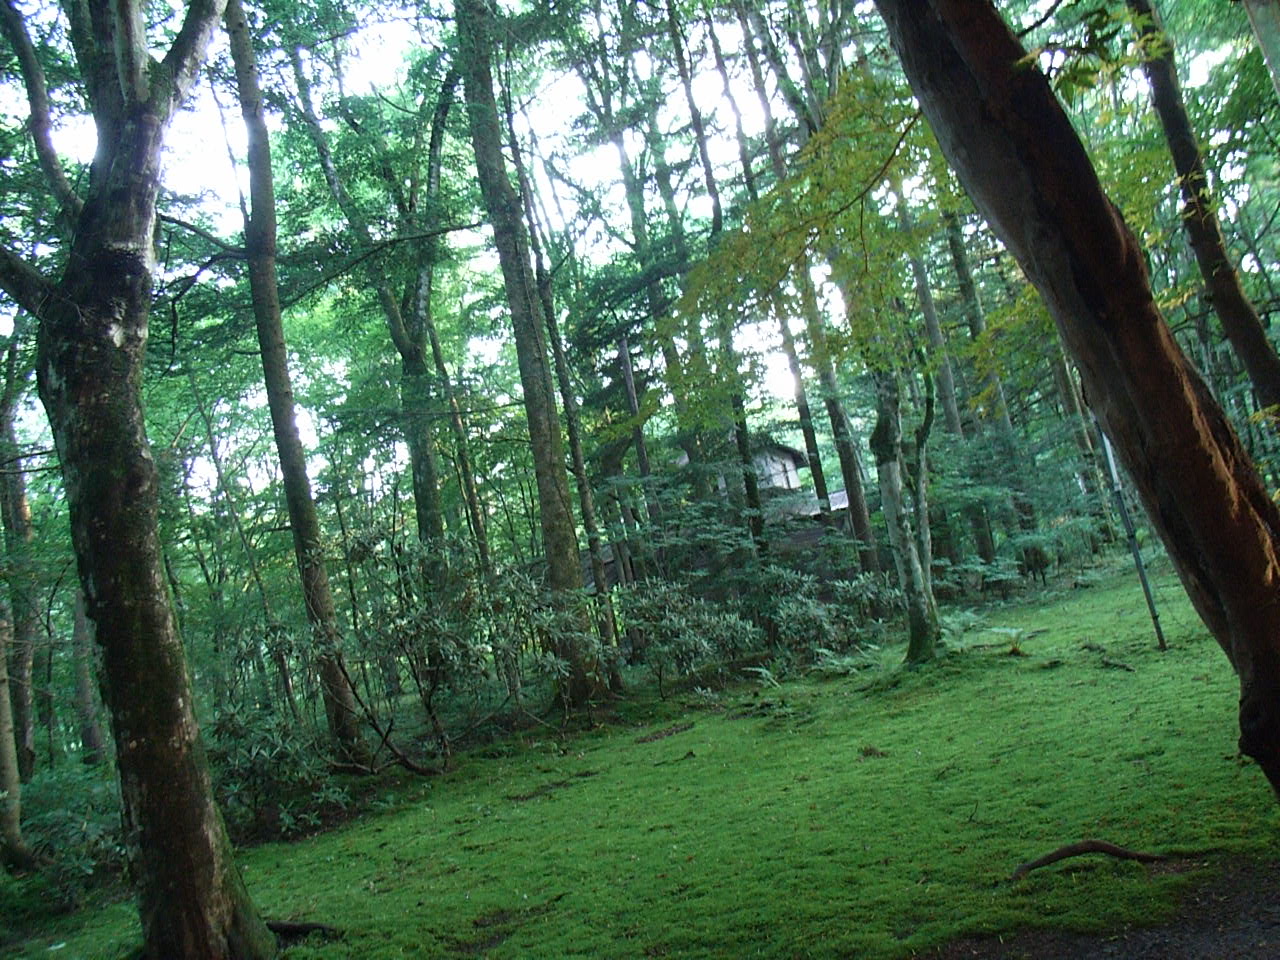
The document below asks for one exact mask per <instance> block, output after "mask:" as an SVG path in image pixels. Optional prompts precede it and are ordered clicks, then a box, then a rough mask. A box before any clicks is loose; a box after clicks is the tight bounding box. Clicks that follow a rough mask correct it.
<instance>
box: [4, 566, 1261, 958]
mask: <svg viewBox="0 0 1280 960" xmlns="http://www.w3.org/2000/svg"><path fill="white" fill-rule="evenodd" d="M1156 584H1157V588H1158V597H1159V599H1160V602H1161V604H1162V610H1161V613H1162V624H1163V626H1164V629H1165V633H1166V635H1167V636H1168V638H1169V642H1170V649H1169V650H1168V651H1167V652H1165V653H1160V652H1158V651H1157V650H1156V649H1155V642H1154V638H1153V636H1152V632H1151V625H1150V621H1149V619H1148V616H1147V611H1146V608H1145V606H1144V604H1143V599H1142V593H1141V591H1140V589H1139V588H1138V586H1137V584H1136V582H1135V581H1134V579H1133V577H1132V575H1131V573H1123V574H1118V573H1113V574H1110V575H1107V576H1105V577H1098V578H1096V579H1092V580H1089V581H1081V583H1080V584H1079V588H1077V589H1072V588H1071V587H1069V586H1066V585H1064V586H1063V587H1062V588H1061V589H1059V590H1057V591H1055V592H1050V593H1046V594H1040V595H1038V597H1037V598H1036V599H1035V600H1033V601H1030V602H1023V603H1018V604H1012V605H1007V606H1001V607H996V608H989V609H985V610H981V611H976V612H973V613H969V614H965V615H957V616H954V617H953V618H952V629H951V630H950V631H949V635H948V641H947V644H946V651H945V653H944V654H943V656H942V657H941V658H940V659H939V660H938V661H937V662H936V663H933V664H930V665H928V666H925V667H922V668H914V669H907V668H904V667H902V666H900V661H901V658H902V647H901V645H900V644H895V643H893V642H892V638H891V637H886V641H885V644H884V645H883V646H882V647H881V648H880V649H878V650H876V649H871V648H868V649H867V650H865V651H863V652H862V653H860V654H858V655H857V656H837V655H835V654H832V655H830V656H827V657H824V658H820V659H819V664H818V667H817V668H815V669H814V670H812V671H811V672H809V673H808V674H807V675H804V676H788V677H786V678H783V679H781V680H779V678H777V677H776V676H774V675H773V673H770V674H769V676H768V677H765V675H764V674H763V673H760V674H758V675H756V676H754V677H753V679H750V680H747V681H746V682H745V683H744V684H742V685H739V686H736V687H729V688H728V689H724V690H710V689H704V688H695V689H694V690H691V691H682V692H680V693H679V694H676V695H675V696H672V695H671V693H670V692H669V691H668V698H667V699H666V700H665V701H664V700H659V699H657V698H656V696H648V695H642V694H632V696H631V697H630V698H629V699H628V700H627V701H625V702H623V703H622V704H620V705H618V707H617V708H616V712H615V713H614V714H613V715H612V716H611V717H609V718H607V719H605V718H602V722H601V723H600V724H599V725H598V726H596V727H595V728H594V729H591V730H589V731H586V732H581V733H576V734H571V735H563V734H559V733H557V732H556V731H555V730H553V729H551V728H539V729H538V730H535V731H526V733H525V734H524V735H522V736H517V737H514V738H513V739H511V740H509V741H507V742H506V743H505V744H503V745H502V749H494V748H490V749H486V750H484V751H481V752H479V753H472V754H470V755H467V756H461V757H459V758H458V762H457V766H456V769H455V770H454V771H453V772H451V773H449V774H447V775H444V776H442V777H438V778H435V779H430V780H408V779H395V780H388V781H387V782H386V784H385V791H384V795H383V796H382V798H381V800H380V802H379V804H378V805H379V807H380V808H381V809H380V810H378V811H377V812H375V813H372V814H369V815H366V816H364V817H362V818H360V819H359V820H357V821H355V822H352V823H350V824H348V825H347V826H345V827H343V828H341V829H338V830H334V831H331V832H328V833H323V834H320V835H317V836H313V837H309V838H307V839H304V840H302V841H299V842H297V843H294V844H288V845H285V844H275V845H269V846H262V847H258V848H255V849H252V850H249V851H245V852H243V853H242V854H241V855H240V857H239V863H240V865H241V868H242V869H243V871H244V875H245V879H246V881H247V883H248V886H249V888H250V890H251V892H252V894H253V896H254V898H255V899H256V901H257V902H258V904H259V905H260V906H261V908H262V909H263V911H264V912H265V913H266V914H267V915H268V916H270V917H272V918H275V919H287V920H309V921H319V922H322V923H327V924H331V925H333V926H336V927H339V928H341V929H342V930H343V931H344V938H343V939H341V940H335V941H331V942H326V941H322V940H320V939H313V940H311V941H308V942H304V943H302V944H299V945H295V946H293V947H291V948H289V949H288V950H287V951H286V952H285V953H284V956H285V957H287V958H289V960H322V958H323V960H337V958H356V957H359V958H370V960H377V958H394V957H424V956H432V957H468V956H491V957H507V958H516V957H556V958H560V957H662V956H667V957H681V958H695V957H704V958H713V957H735V958H736V957H802V956H803V957H852V956H856V957H862V958H886V960H888V958H897V957H907V956H910V955H912V953H913V952H918V951H922V950H926V949H928V948H930V947H932V946H936V945H938V944H940V943H943V942H946V941H948V940H950V939H953V938H955V937H958V936H961V935H971V934H986V933H1006V932H1011V931H1013V930H1016V929H1020V928H1028V927H1052V928H1055V929H1063V930H1076V931H1100V930H1104V929H1108V928H1115V927H1117V926H1119V925H1123V924H1128V923H1142V922H1146V923H1151V922H1156V921H1158V920H1160V919H1162V918H1164V917H1167V916H1168V915H1169V914H1170V913H1171V912H1172V911H1173V910H1174V909H1175V908H1176V905H1177V902H1178V895H1179V893H1180V892H1181V891H1184V890H1185V889H1186V887H1187V885H1188V884H1189V883H1192V882H1194V881H1195V880H1196V879H1197V878H1202V877H1203V876H1204V875H1205V874H1207V873H1208V872H1209V871H1211V870H1212V865H1213V863H1214V862H1215V860H1216V858H1218V857H1220V856H1223V855H1246V856H1274V855H1275V854H1276V853H1277V852H1280V851H1278V849H1277V842H1276V840H1275V839H1274V838H1275V836H1276V834H1277V830H1276V827H1277V826H1280V816H1278V814H1277V810H1276V809H1275V802H1274V799H1273V798H1272V796H1271V792H1270V790H1269V789H1268V788H1267V785H1266V783H1265V781H1264V779H1263V777H1262V776H1261V774H1260V773H1259V771H1258V770H1257V769H1256V767H1254V766H1252V765H1250V764H1247V763H1243V762H1242V761H1241V760H1240V759H1239V757H1238V756H1237V752H1236V748H1235V738H1236V722H1235V704H1236V699H1237V689H1236V682H1235V678H1234V676H1233V675H1232V672H1231V670H1230V667H1229V666H1228V664H1227V661H1226V659H1225V658H1224V657H1223V655H1222V653H1221V651H1220V650H1219V649H1218V648H1217V646H1216V644H1214V643H1213V641H1212V640H1211V639H1209V637H1208V636H1207V634H1206V632H1205V631H1204V629H1203V627H1201V626H1200V624H1199V622H1198V620H1196V618H1195V616H1194V615H1193V614H1192V612H1191V610H1190V608H1189V606H1188V604H1187V602H1186V600H1185V598H1184V596H1183V594H1182V593H1181V591H1180V590H1179V589H1178V588H1177V585H1176V581H1175V579H1174V578H1173V576H1172V575H1171V574H1169V573H1168V572H1167V570H1166V571H1164V572H1161V573H1159V574H1158V575H1157V577H1156ZM1084 838H1099V839H1104V840H1109V841H1112V842H1114V843H1118V844H1121V845H1124V846H1127V847H1132V848H1135V849H1141V850H1155V851H1163V852H1168V853H1175V854H1184V855H1185V858H1184V859H1180V860H1177V861H1175V862H1176V864H1177V868H1176V869H1170V868H1168V867H1164V868H1153V867H1149V866H1144V865H1141V864H1135V863H1130V862H1122V861H1115V860H1110V859H1097V858H1090V859H1077V860H1069V861H1065V862H1063V863H1060V864H1056V865H1054V866H1052V867H1048V868H1045V869H1043V870H1038V871H1035V872H1033V873H1031V874H1030V875H1028V876H1027V877H1025V878H1024V879H1022V880H1020V881H1018V882H1016V883H1013V882H1010V880H1009V874H1010V873H1011V871H1012V870H1013V868H1014V867H1015V866H1017V865H1018V864H1019V863H1021V862H1023V861H1025V860H1029V859H1031V858H1032V857H1035V856H1038V855H1040V854H1042V853H1045V852H1047V851H1049V850H1051V849H1053V848H1055V847H1058V846H1059V845H1062V844H1064V843H1068V842H1071V841H1074V840H1080V839H1084ZM22 889H23V888H21V887H20V885H18V884H16V883H15V882H14V881H12V880H3V881H0V908H4V907H5V906H6V905H7V904H11V903H12V902H13V901H14V898H15V897H18V896H20V894H21V890H22ZM0 915H3V909H0ZM137 936H138V934H137V927H136V918H135V916H134V913H133V910H132V907H131V905H130V904H129V903H126V902H117V903H114V904H108V905H105V906H97V907H89V908H86V909H84V910H82V911H80V912H78V913H76V914H73V915H69V916H65V917H51V918H49V919H48V920H47V922H46V923H45V925H44V926H43V928H42V929H40V931H39V934H38V935H37V936H33V937H32V938H31V939H29V940H28V941H26V942H25V943H22V944H18V945H17V946H16V947H15V950H16V952H15V954H14V955H15V956H19V957H31V958H33V957H37V956H39V957H47V956H50V955H55V956H58V957H62V958H76V957H83V958H96V957H103V958H117V957H124V956H127V955H128V954H129V952H130V951H131V950H133V949H136V946H137ZM0 942H2V941H0ZM55 948H56V952H55V953H53V954H51V953H50V950H53V949H55Z"/></svg>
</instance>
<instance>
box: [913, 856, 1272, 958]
mask: <svg viewBox="0 0 1280 960" xmlns="http://www.w3.org/2000/svg"><path fill="white" fill-rule="evenodd" d="M923 956H925V957H927V958H929V960H973V958H982V960H987V958H990V960H1047V958H1053V960H1280V864H1277V863H1266V862H1259V861H1255V860H1238V861H1231V862H1228V863H1226V864H1225V865H1224V867H1223V870H1222V873H1221V874H1220V875H1219V876H1218V877H1217V878H1215V879H1213V880H1210V881H1208V882H1207V883H1205V884H1203V885H1202V886H1199V887H1196V888H1195V889H1193V890H1191V891H1190V892H1189V893H1188V894H1187V895H1186V897H1185V898H1184V899H1183V903H1182V907H1181V909H1180V911H1179V916H1178V917H1177V918H1176V919H1174V920H1172V921H1169V922H1168V923H1165V924H1162V925H1160V926H1158V927H1141V928H1128V929H1123V930H1119V931H1115V932H1112V933H1105V934H1095V935H1088V934H1076V933H1058V932H1055V931H1052V930H1030V931H1024V932H1023V933H1018V934H1014V935H1012V936H1007V937H1004V938H1003V940H1002V939H1001V938H998V937H982V938H976V937H975V938H967V939H964V940H956V941H953V942H952V943H949V944H947V945H946V946H945V947H942V948H940V949H939V950H937V951H935V952H933V953H928V954H924V955H923Z"/></svg>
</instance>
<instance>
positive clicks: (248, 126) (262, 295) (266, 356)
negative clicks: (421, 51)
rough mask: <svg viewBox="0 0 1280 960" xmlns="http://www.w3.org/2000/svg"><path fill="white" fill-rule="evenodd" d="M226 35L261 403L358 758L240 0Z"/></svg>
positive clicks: (325, 671)
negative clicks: (238, 119)
mask: <svg viewBox="0 0 1280 960" xmlns="http://www.w3.org/2000/svg"><path fill="white" fill-rule="evenodd" d="M227 8H228V9H227V35H228V36H229V38H230V40H231V57H232V60H233V61H234V63H235V72H236V86H237V88H238V91H239V95H240V111H241V114H242V115H243V117H244V124H245V131H246V133H247V135H248V141H249V195H250V208H249V211H248V212H247V215H246V220H245V228H244V238H245V250H246V252H247V254H248V261H249V287H250V292H251V295H252V297H253V315H254V320H255V322H256V325H257V330H258V349H259V352H260V353H261V355H262V376H263V383H264V384H265V386H266V390H267V406H268V407H269V408H270V411H271V426H272V431H273V433H274V435H275V441H276V450H277V453H278V455H279V458H280V473H281V475H282V477H283V479H284V497H285V505H286V507H287V509H288V511H289V527H290V529H291V530H292V532H293V551H294V555H295V557H296V558H297V563H298V574H299V576H300V578H301V581H302V598H303V603H304V604H305V606H306V611H307V621H308V622H309V623H310V624H311V626H312V629H313V630H314V631H315V643H316V668H317V671H318V673H319V675H320V693H321V699H322V700H323V701H324V711H325V718H326V719H327V721H328V725H329V733H330V735H331V736H332V737H333V739H334V742H335V745H336V746H337V749H338V752H339V754H340V755H341V756H342V757H344V758H345V759H347V760H350V761H354V762H360V761H361V760H363V759H364V754H365V748H364V745H363V744H362V742H361V736H360V718H359V715H358V714H357V712H356V698H355V691H354V690H352V688H351V682H350V678H349V677H348V676H347V670H346V667H345V666H344V664H343V662H342V631H341V630H340V629H339V627H338V612H337V608H336V606H335V605H334V602H333V591H332V589H331V588H330V586H329V571H328V568H327V567H326V566H325V560H324V550H323V547H322V546H321V537H320V520H319V518H318V517H317V515H316V504H315V500H314V499H313V498H312V496H311V480H310V478H309V477H308V476H307V457H306V454H305V453H304V452H303V449H302V440H301V438H300V437H299V436H298V421H297V416H296V414H295V412H294V404H293V384H292V383H291V382H290V379H289V355H288V351H287V349H286V347H285V341H284V324H283V321H282V319H281V309H280V290H279V288H278V286H277V284H276V200H275V183H274V178H273V176H272V172H271V145H270V137H269V134H268V131H267V124H266V119H265V117H264V115H263V105H262V92H261V90H260V89H259V85H258V69H257V65H256V63H255V56H254V51H253V41H252V37H251V36H250V34H249V25H248V23H247V22H246V21H245V18H244V11H243V9H242V8H241V6H240V0H228V4H227Z"/></svg>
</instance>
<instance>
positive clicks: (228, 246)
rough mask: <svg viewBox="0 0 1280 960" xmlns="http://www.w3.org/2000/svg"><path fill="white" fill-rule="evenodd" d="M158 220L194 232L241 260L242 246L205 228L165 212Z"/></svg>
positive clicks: (243, 255) (243, 253) (242, 255)
mask: <svg viewBox="0 0 1280 960" xmlns="http://www.w3.org/2000/svg"><path fill="white" fill-rule="evenodd" d="M160 221H161V222H162V223H167V224H169V225H170V226H174V227H181V228H182V229H183V230H186V231H188V232H190V233H194V234H195V235H196V236H197V237H199V238H200V239H202V240H205V241H207V242H209V243H211V244H213V245H214V246H215V247H217V248H218V249H219V250H221V251H223V252H224V253H227V254H230V255H231V256H232V257H235V258H236V259H237V260H243V259H244V257H245V252H244V247H240V246H237V245H236V244H234V243H228V242H227V241H226V240H223V239H222V238H221V237H218V236H215V235H214V234H212V233H210V232H209V231H208V230H205V229H204V228H203V227H197V226H196V225H195V224H194V223H188V222H187V221H186V220H180V219H178V218H177V217H174V216H170V215H169V214H167V213H162V214H160Z"/></svg>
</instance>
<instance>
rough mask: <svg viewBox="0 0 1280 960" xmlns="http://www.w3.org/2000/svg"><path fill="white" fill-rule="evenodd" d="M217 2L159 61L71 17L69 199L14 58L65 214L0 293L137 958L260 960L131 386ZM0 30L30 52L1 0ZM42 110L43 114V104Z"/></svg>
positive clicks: (130, 22) (36, 75)
mask: <svg viewBox="0 0 1280 960" xmlns="http://www.w3.org/2000/svg"><path fill="white" fill-rule="evenodd" d="M222 7H223V5H222V3H221V2H220V0H208V2H196V3H193V4H191V5H189V6H187V7H186V14H185V18H184V22H183V24H182V27H181V29H180V30H179V31H178V32H177V34H176V35H175V37H174V39H173V43H172V45H171V46H170V48H169V49H168V51H167V53H165V54H164V56H163V59H157V58H155V57H153V55H152V54H151V52H150V51H149V49H148V44H147V41H148V37H147V31H146V29H145V25H144V13H145V11H144V10H143V9H142V7H141V6H140V5H138V4H137V3H136V2H133V0H119V2H117V3H114V4H112V5H110V7H109V8H107V7H94V11H93V13H94V15H93V17H92V18H87V17H85V18H82V17H81V16H80V12H81V10H82V8H81V7H75V8H74V12H73V14H72V20H73V22H74V28H73V29H72V30H71V31H70V37H71V42H72V45H73V46H74V48H75V54H76V61H77V63H78V65H79V71H80V77H81V79H82V80H83V81H84V87H83V94H84V96H85V98H86V100H87V102H88V103H89V105H90V107H91V108H92V111H93V115H94V122H95V126H96V129H97V133H98V145H97V152H96V154H95V156H94V160H93V164H92V166H91V168H90V171H89V176H88V184H87V186H86V195H85V197H84V198H83V200H82V199H81V198H80V197H78V196H76V195H75V194H74V193H72V192H71V190H70V188H69V186H68V181H67V179H66V177H65V176H64V175H63V172H62V170H61V169H60V167H59V166H58V160H57V155H56V153H55V152H54V151H53V150H52V149H48V148H49V144H48V143H47V133H48V125H47V121H48V115H47V104H48V97H47V91H46V90H45V86H44V78H43V74H42V73H41V72H40V71H39V69H38V65H37V66H36V67H33V66H32V58H29V57H26V56H25V55H22V54H21V53H20V55H19V61H20V65H21V68H22V73H23V80H24V83H25V84H26V87H27V99H28V102H29V103H30V105H31V107H32V110H33V114H40V113H43V120H44V121H45V123H44V124H32V127H31V133H32V136H33V138H34V139H35V140H36V141H37V143H40V141H41V140H42V139H44V140H45V143H44V144H43V146H44V148H46V149H41V148H40V147H38V148H37V152H38V153H40V155H41V161H42V163H41V165H42V167H43V168H44V169H45V172H46V174H48V179H49V181H50V183H51V185H52V186H53V189H54V193H55V195H56V196H57V198H58V200H59V203H60V205H61V207H62V209H63V210H64V211H65V213H66V216H67V218H68V219H69V220H72V221H74V224H73V229H72V230H71V231H70V236H71V237H73V238H74V239H72V240H70V241H68V242H67V243H66V244H65V247H64V249H63V251H62V252H63V253H65V256H63V257H60V258H59V262H61V263H63V264H65V266H64V267H63V268H62V273H61V276H60V277H59V278H58V280H57V281H56V282H50V281H49V280H47V279H46V278H45V277H43V276H42V275H40V274H39V273H38V272H37V271H36V270H35V269H34V268H33V267H31V266H30V265H29V264H27V263H26V262H25V261H23V260H22V259H21V258H19V257H18V256H17V255H16V254H14V253H12V252H11V251H10V250H8V249H7V248H4V247H0V286H3V287H4V289H5V291H6V292H7V293H8V294H9V295H10V296H11V297H12V298H13V299H14V301H15V302H17V303H18V304H19V305H21V306H22V307H23V308H24V309H26V310H27V311H28V312H29V313H31V314H33V315H34V316H36V317H37V318H38V320H39V336H38V339H37V353H36V371H37V377H38V384H39V391H40V398H41V400H42V401H43V403H44V407H45V412H46V413H47V415H48V418H49V425H50V428H51V430H52V432H53V437H54V442H55V444H56V446H57V450H58V458H59V461H60V463H61V466H62V477H63V485H64V489H65V495H66V501H67V507H68V511H69V513H70V521H71V539H72V544H73V546H74V548H75V552H76V560H77V565H78V569H79V576H80V584H81V587H82V588H83V590H84V593H85V600H86V603H87V605H88V614H89V617H90V619H92V620H93V621H94V623H95V625H96V628H97V640H98V644H99V645H100V646H101V648H102V651H103V674H104V678H105V690H106V700H107V704H108V707H109V709H110V712H111V717H112V722H113V726H114V732H115V744H116V764H117V768H118V770H119V775H120V801H121V813H122V819H123V823H124V836H125V838H126V844H127V849H128V852H129V857H130V860H131V872H132V876H133V878H134V882H135V884H136V885H137V893H138V912H139V915H140V918H141V924H142V936H143V941H144V951H145V953H146V954H147V955H148V956H150V957H153V958H163V957H181V958H183V960H228V958H234V960H257V958H265V957H270V956H272V955H274V953H275V940H274V937H272V935H271V933H270V931H269V930H267V928H266V926H265V925H264V924H263V922H262V920H261V918H260V917H259V915H258V913H257V911H256V910H255V909H254V906H253V904H252V902H251V901H250V899H249V896H248V893H247V891H246V889H245V886H244V883H243V881H242V880H241V878H240V874H239V872H238V871H237V870H236V868H235V864H234V862H233V860H232V855H231V844H230V842H229V840H228V839H227V833H226V829H225V827H224V825H223V822H222V817H221V814H220V813H219V812H218V808H217V806H216V804H215V803H214V800H213V789H212V785H211V782H210V778H209V768H208V764H207V762H206V759H205V753H204V747H203V744H202V742H201V738H200V732H199V727H198V726H197V724H196V718H195V713H194V710H193V706H192V704H193V697H192V691H191V685H190V681H189V679H188V676H187V666H186V658H185V654H184V652H183V648H182V642H181V639H180V638H179V636H178V632H177V628H176V623H175V621H174V617H173V610H172V608H171V606H170V602H169V596H168V591H167V590H166V589H165V577H164V566H163V562H162V559H161V549H160V538H159V522H158V519H159V477H158V473H157V470H156V464H155V459H154V457H153V456H152V454H151V450H150V446H149V444H148V442H147V435H146V428H145V422H144V419H143V414H142V403H141V387H142V374H143V368H144V357H145V352H146V351H145V347H146V341H147V319H148V313H149V309H150V306H151V295H152V273H153V271H154V269H155V251H154V247H153V238H154V234H155V226H156V199H157V196H158V194H159V190H160V158H161V150H162V147H163V142H164V136H165V133H166V131H167V129H168V125H169V121H170V120H171V118H172V117H173V114H174V113H175V112H176V110H177V109H178V108H179V107H180V105H181V104H182V102H183V100H184V99H185V97H186V93H187V91H188V90H189V89H190V86H191V84H192V82H193V81H194V80H195V78H196V76H197V75H198V74H199V70H200V66H201V64H202V63H203V62H204V58H205V52H206V50H207V48H208V44H209V40H210V38H211V36H212V33H213V31H214V30H215V29H216V27H217V24H218V19H219V17H220V16H221V14H222ZM0 29H3V31H4V32H5V34H6V35H7V36H8V38H9V40H10V41H11V43H12V44H13V46H14V47H15V48H17V49H19V50H21V51H29V50H30V48H31V42H30V38H29V36H28V35H27V34H26V28H25V24H24V23H23V21H22V20H21V18H20V17H19V16H17V14H16V10H15V8H14V7H13V6H12V4H11V3H9V2H7V0H6V2H5V3H4V4H3V5H0ZM41 107H43V108H45V109H43V110H42V109H41Z"/></svg>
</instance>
